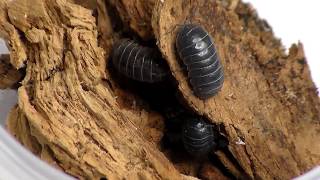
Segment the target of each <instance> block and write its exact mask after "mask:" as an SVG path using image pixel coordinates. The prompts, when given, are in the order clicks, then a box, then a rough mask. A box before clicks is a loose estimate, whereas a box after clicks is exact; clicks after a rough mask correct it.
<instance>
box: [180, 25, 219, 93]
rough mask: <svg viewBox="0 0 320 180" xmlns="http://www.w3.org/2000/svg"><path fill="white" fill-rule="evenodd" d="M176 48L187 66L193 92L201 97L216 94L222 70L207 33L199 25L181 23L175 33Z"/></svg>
mask: <svg viewBox="0 0 320 180" xmlns="http://www.w3.org/2000/svg"><path fill="white" fill-rule="evenodd" d="M176 48H177V51H178V54H179V57H180V58H181V59H182V61H183V64H184V65H185V66H186V67H187V72H188V78H189V82H190V84H191V86H192V89H193V92H194V94H195V95H196V96H198V97H199V98H201V99H207V98H209V97H211V96H214V95H216V94H217V93H218V92H219V90H220V89H221V88H222V85H223V82H224V72H223V67H222V65H221V62H220V58H219V56H218V52H217V50H216V47H215V45H214V43H213V41H212V38H211V37H210V35H209V33H208V32H207V31H206V30H205V29H204V28H203V27H201V26H199V25H195V24H186V25H183V26H182V27H181V28H180V29H179V31H178V34H177V38H176Z"/></svg>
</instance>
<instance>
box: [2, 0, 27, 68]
mask: <svg viewBox="0 0 320 180" xmlns="http://www.w3.org/2000/svg"><path fill="white" fill-rule="evenodd" d="M6 9H7V4H6V1H0V34H1V36H2V37H3V38H4V39H6V40H7V41H6V44H7V47H8V49H9V50H10V62H11V64H12V65H13V67H15V68H16V69H19V68H21V67H23V66H24V61H25V60H26V58H27V55H26V52H25V46H24V44H23V43H22V42H21V40H20V38H19V33H18V31H17V29H15V28H14V26H13V25H12V24H10V23H9V22H8V20H7V19H8V14H7V10H6ZM14 18H17V17H13V19H14ZM22 18H25V16H23V17H22Z"/></svg>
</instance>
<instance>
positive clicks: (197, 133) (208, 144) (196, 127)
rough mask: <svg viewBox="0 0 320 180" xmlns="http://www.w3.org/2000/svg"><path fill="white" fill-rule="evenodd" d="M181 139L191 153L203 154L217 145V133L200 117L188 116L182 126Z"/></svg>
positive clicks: (194, 154)
mask: <svg viewBox="0 0 320 180" xmlns="http://www.w3.org/2000/svg"><path fill="white" fill-rule="evenodd" d="M182 141H183V144H184V147H185V149H186V150H187V151H188V152H189V153H190V154H191V155H193V156H204V155H206V154H208V153H209V152H210V151H212V150H214V149H215V148H216V147H217V144H216V141H217V134H215V132H214V130H213V126H212V125H211V124H209V123H207V122H205V121H204V120H202V118H197V117H190V118H188V119H186V121H185V122H184V124H183V126H182Z"/></svg>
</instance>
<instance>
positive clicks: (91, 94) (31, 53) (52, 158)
mask: <svg viewBox="0 0 320 180" xmlns="http://www.w3.org/2000/svg"><path fill="white" fill-rule="evenodd" d="M4 4H6V6H4V7H5V8H4V9H3V10H4V11H5V12H7V14H8V17H6V16H1V19H2V20H3V21H1V22H2V23H0V25H1V27H2V26H5V27H7V25H8V24H9V25H8V26H10V27H13V29H10V31H9V32H6V33H13V32H16V31H18V30H19V31H20V36H19V37H20V38H21V39H20V38H19V39H13V38H15V37H10V36H5V37H4V38H5V39H6V40H7V41H9V42H10V41H14V40H16V41H17V42H20V43H21V44H22V45H23V47H26V48H25V49H23V51H24V52H25V53H26V55H27V62H26V64H27V67H26V76H25V78H24V80H23V82H22V86H21V87H20V88H19V90H18V96H19V98H18V102H19V103H18V109H17V110H16V111H17V112H14V113H11V117H10V118H9V120H10V122H9V123H11V125H9V127H10V126H11V128H9V129H11V132H12V133H13V134H15V133H17V129H20V130H21V129H25V132H27V133H30V134H29V135H28V136H26V137H22V136H20V137H18V139H22V138H25V139H24V140H21V141H22V142H25V144H28V141H30V140H31V139H32V138H31V137H34V138H35V139H36V140H31V141H32V142H37V143H38V144H39V147H40V150H41V152H40V157H42V158H45V160H47V161H48V162H49V163H50V162H52V163H53V162H54V163H55V164H56V165H58V166H59V167H60V168H61V169H63V170H64V171H65V172H67V173H69V174H71V175H73V176H75V177H78V178H81V179H83V178H89V179H99V178H102V177H107V178H108V179H122V178H127V177H131V178H133V179H138V178H140V179H141V178H142V179H181V178H182V176H181V175H180V173H179V172H178V171H176V170H175V168H174V167H173V165H172V164H171V163H170V162H169V161H168V160H167V159H166V158H165V156H164V155H163V154H162V153H161V152H160V151H159V150H158V149H157V148H156V143H157V142H156V141H159V139H160V137H161V133H159V130H157V128H155V129H154V131H155V132H146V133H144V129H143V128H144V127H145V126H148V125H144V124H142V125H141V127H139V124H138V123H137V122H142V123H146V121H144V120H148V119H149V120H150V122H152V120H153V119H156V118H162V117H161V116H160V117H159V115H157V113H154V112H149V111H146V110H139V111H140V113H138V112H136V111H138V109H134V110H132V109H130V108H127V107H121V104H119V103H118V102H117V98H116V96H115V94H114V92H112V91H111V89H112V88H110V87H108V84H107V83H104V82H103V81H102V78H103V77H105V75H104V74H105V56H104V50H103V49H101V48H100V47H98V42H97V27H96V24H95V19H94V17H92V15H91V11H89V10H87V9H84V8H82V7H80V6H77V5H74V4H72V3H69V2H67V1H65V0H48V1H41V0H36V1H31V0H30V1H29V0H23V1H5V3H4ZM31 5H32V8H31ZM15 17H16V18H15ZM22 17H25V18H22ZM0 35H5V34H3V33H0ZM20 50H21V49H19V48H16V47H12V48H10V51H11V52H16V53H18V54H19V53H21V52H17V51H20ZM20 114H22V115H21V116H20ZM12 121H15V122H12ZM160 121H162V119H160ZM156 122H159V120H156ZM14 124H19V125H23V124H24V126H23V127H19V128H14V127H15V126H14ZM27 126H29V129H30V130H28V128H26V127H27ZM157 127H158V126H157ZM148 129H149V128H148ZM147 133H149V134H150V135H147ZM157 134H159V135H157ZM154 135H155V136H154ZM150 138H151V139H150ZM31 144H32V143H31ZM30 146H31V149H37V148H39V147H37V148H34V147H33V145H30ZM35 153H36V154H37V153H39V151H38V150H37V151H36V152H35Z"/></svg>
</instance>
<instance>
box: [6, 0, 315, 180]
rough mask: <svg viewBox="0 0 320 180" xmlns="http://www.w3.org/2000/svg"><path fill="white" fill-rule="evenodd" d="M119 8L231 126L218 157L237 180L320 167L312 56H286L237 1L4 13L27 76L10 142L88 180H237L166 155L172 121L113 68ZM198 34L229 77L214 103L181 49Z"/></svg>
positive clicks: (172, 0) (202, 104)
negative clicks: (178, 37)
mask: <svg viewBox="0 0 320 180" xmlns="http://www.w3.org/2000/svg"><path fill="white" fill-rule="evenodd" d="M72 2H76V3H77V4H80V5H82V6H85V7H87V8H89V9H90V10H89V9H85V8H83V7H81V6H79V5H75V4H73V3H72ZM106 2H107V3H106ZM95 6H97V7H95ZM108 6H110V7H108ZM109 8H114V9H115V10H116V12H117V13H118V14H117V15H118V16H120V18H121V20H122V21H123V22H122V23H123V24H124V25H128V26H129V27H130V28H131V29H132V30H133V31H134V32H136V33H137V34H138V35H139V36H140V37H141V39H144V40H147V39H153V38H155V39H157V44H158V46H159V49H160V50H161V52H162V54H163V56H164V58H165V60H166V61H167V62H168V64H169V66H170V69H171V71H172V74H173V76H174V78H175V79H176V82H177V84H178V87H177V89H178V90H179V91H180V92H181V94H182V97H181V99H183V100H184V101H185V102H186V104H187V105H188V106H190V107H191V108H192V109H193V110H194V111H195V112H197V113H198V114H200V115H204V116H205V117H207V118H208V119H209V120H210V121H212V122H213V123H217V124H221V126H220V127H222V128H221V129H220V130H221V133H223V134H224V135H225V136H226V137H227V138H228V139H229V146H228V150H227V151H219V152H217V153H216V155H217V156H218V157H219V159H220V161H221V162H222V163H223V164H224V166H225V168H226V169H227V170H228V171H230V173H231V174H232V175H233V176H234V177H237V178H252V179H289V178H291V177H293V176H296V175H299V174H302V173H303V172H305V171H306V170H309V169H311V168H312V167H313V166H315V165H316V164H319V163H320V144H319V143H316V142H318V139H319V138H318V137H320V124H319V120H320V112H319V111H320V102H319V98H318V96H317V92H316V89H315V86H314V84H313V82H312V81H311V77H310V72H309V69H308V67H307V64H306V62H305V57H304V53H303V47H302V45H301V44H298V45H293V46H292V47H291V49H290V52H289V54H288V55H287V54H286V53H285V52H284V49H283V47H282V45H281V43H280V41H279V40H278V39H276V38H274V36H273V33H272V30H271V28H270V27H269V26H268V24H267V23H266V22H265V21H263V20H260V19H259V18H258V17H257V15H256V12H255V11H254V10H253V9H252V8H251V7H250V6H248V5H246V4H243V3H242V2H241V1H239V0H217V1H202V0H199V1H184V0H163V1H162V0H161V1H156V0H152V1H146V0H120V1H115V0H111V1H104V0H97V1H94V2H93V1H86V0H74V1H71V0H70V1H67V0H46V1H45V0H35V1H34V0H22V1H9V0H3V1H0V36H1V37H3V38H4V39H5V40H6V42H7V44H8V47H9V49H10V63H11V64H12V67H13V68H12V69H18V68H21V67H24V66H26V75H25V77H24V80H23V81H22V86H21V87H20V88H19V90H18V95H19V102H18V105H17V106H16V107H15V108H14V109H13V110H12V111H11V113H10V115H9V117H8V130H9V131H10V132H11V134H13V135H14V136H15V137H16V138H17V139H18V140H19V141H20V142H21V143H22V144H23V145H24V146H26V147H27V148H28V149H30V150H31V151H32V152H33V153H34V154H36V155H38V156H39V157H41V158H42V159H44V160H45V161H47V162H48V163H50V164H52V165H53V166H55V167H57V168H59V169H61V170H63V171H65V172H67V173H69V174H71V175H73V176H75V177H79V178H81V179H88V178H89V179H99V178H101V177H107V178H108V179H120V178H126V177H130V178H131V179H196V178H193V177H190V176H184V175H181V174H180V173H184V174H189V175H193V176H199V177H200V178H203V179H219V178H220V179H226V178H227V177H226V176H225V175H223V174H222V173H221V172H220V170H218V169H217V168H216V167H214V166H213V165H212V164H210V162H208V161H205V162H203V163H201V162H199V161H197V162H196V161H193V160H192V158H188V157H187V156H181V157H182V159H179V158H180V157H174V158H173V157H172V154H173V155H174V153H171V152H164V154H166V155H167V157H165V155H164V154H163V153H162V152H161V151H160V149H161V148H160V141H161V138H162V133H163V129H164V124H163V116H162V115H161V114H159V113H157V112H154V111H152V110H150V108H149V107H148V106H146V105H145V104H146V103H145V102H144V100H142V99H141V98H139V96H137V95H135V94H134V93H132V92H129V91H126V90H123V89H121V88H120V86H119V85H118V83H117V79H114V78H112V75H111V73H110V72H109V68H106V67H108V61H109V58H108V57H109V55H110V50H111V48H112V45H113V42H114V41H116V40H117V39H118V38H119V34H117V33H116V32H114V29H113V28H112V20H113V19H112V18H113V17H111V16H110V14H108V9H109ZM92 10H96V11H97V14H95V13H93V11H92ZM93 15H96V16H95V17H94V16H93ZM151 17H152V19H151ZM188 22H193V23H198V24H201V25H203V26H204V27H205V28H206V29H207V30H209V32H210V34H211V36H212V37H213V39H214V41H215V43H216V45H217V48H218V52H219V54H220V56H221V59H222V64H223V65H224V68H225V76H226V78H225V84H224V87H223V88H222V90H221V92H220V93H219V94H218V95H217V96H215V97H213V98H210V99H208V100H206V101H202V100H200V99H198V98H196V97H195V96H194V95H193V93H192V91H191V89H190V88H189V85H188V82H187V79H186V76H185V74H184V73H183V71H182V69H181V67H180V66H179V64H178V58H177V56H176V52H175V48H174V44H175V34H176V31H177V29H178V27H180V26H181V25H183V24H184V23H188ZM2 66H3V63H1V64H0V72H1V67H2ZM12 72H13V71H12ZM15 72H16V71H15ZM10 77H11V75H10ZM0 79H1V73H0ZM11 82H12V81H11ZM15 82H17V81H15ZM4 84H5V83H4V82H2V81H0V87H1V86H3V85H4ZM169 151H170V150H169ZM183 157H184V158H183ZM168 159H170V160H171V162H170V161H169V160H168ZM173 159H175V160H176V161H174V160H173ZM179 171H180V172H179Z"/></svg>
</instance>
